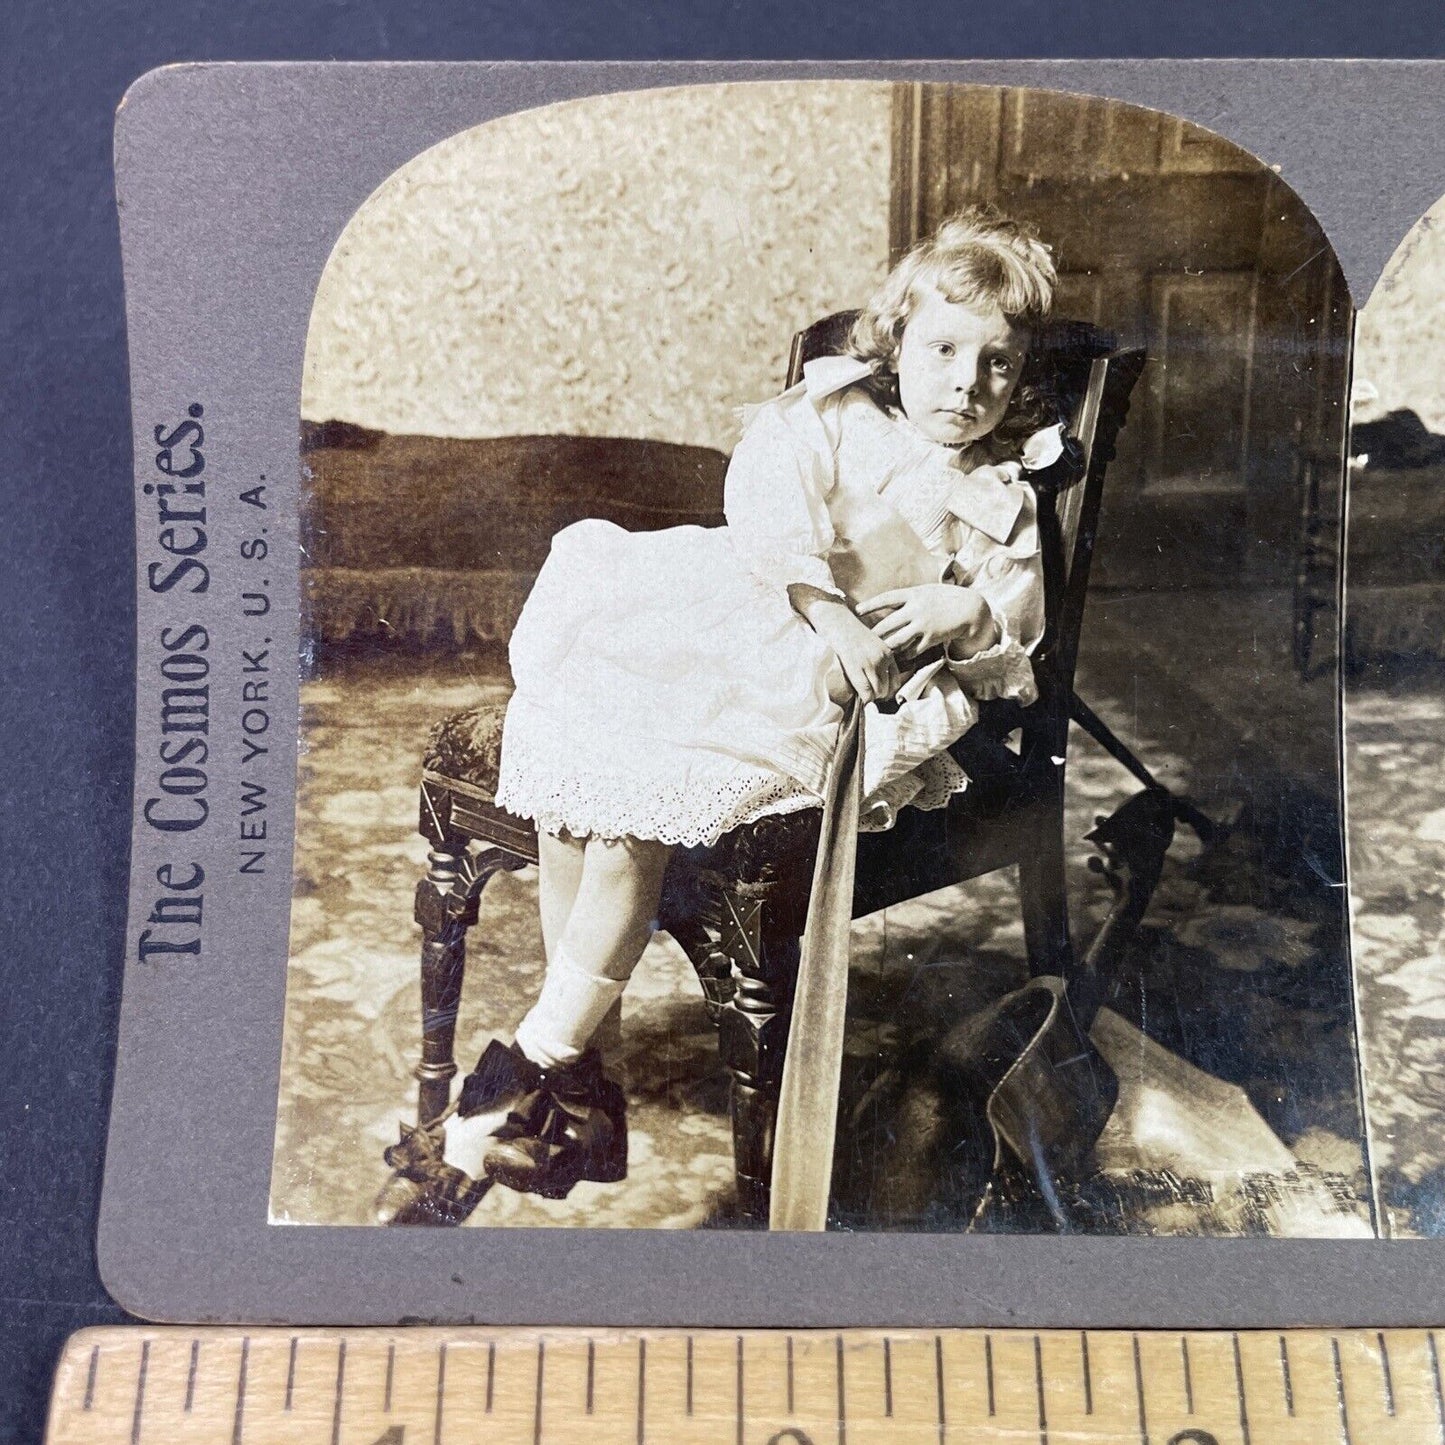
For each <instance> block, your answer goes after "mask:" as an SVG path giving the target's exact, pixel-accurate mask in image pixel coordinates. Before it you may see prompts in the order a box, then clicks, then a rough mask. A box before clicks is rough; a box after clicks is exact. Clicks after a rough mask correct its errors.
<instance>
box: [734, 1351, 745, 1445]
mask: <svg viewBox="0 0 1445 1445" xmlns="http://www.w3.org/2000/svg"><path fill="white" fill-rule="evenodd" d="M734 1397H735V1405H736V1409H737V1441H738V1445H743V1337H742V1336H741V1335H739V1336H738V1355H737V1367H736V1382H735V1384H734Z"/></svg>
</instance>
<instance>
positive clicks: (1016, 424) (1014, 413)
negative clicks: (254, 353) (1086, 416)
mask: <svg viewBox="0 0 1445 1445" xmlns="http://www.w3.org/2000/svg"><path fill="white" fill-rule="evenodd" d="M1057 285H1058V272H1057V271H1056V270H1055V269H1054V261H1053V256H1052V255H1051V254H1050V252H1049V248H1048V247H1047V246H1046V245H1044V243H1043V242H1042V241H1040V240H1039V238H1038V235H1037V234H1036V232H1035V231H1034V229H1033V228H1032V227H1031V226H1028V225H1025V224H1024V223H1022V222H1019V221H1015V220H1012V219H1011V218H1010V217H1008V216H1005V215H1004V214H1003V213H1002V212H1001V211H999V210H997V209H996V208H995V207H993V206H987V205H980V206H970V207H968V208H967V209H966V210H962V211H958V212H956V213H955V214H954V215H952V216H950V217H949V218H948V219H947V220H946V221H944V222H943V223H942V225H940V226H939V227H938V229H937V230H936V231H935V232H934V233H933V234H932V235H931V236H929V237H928V238H927V239H926V240H923V241H919V242H918V243H917V244H916V245H914V246H912V247H911V248H910V249H909V250H908V251H907V252H906V253H905V254H904V256H903V257H902V259H901V260H900V261H899V262H898V264H897V265H896V266H894V268H893V269H892V270H891V271H890V272H889V273H888V277H887V279H886V280H885V281H884V282H883V284H882V285H881V286H880V287H879V288H878V290H877V291H876V292H875V293H874V295H873V298H872V300H870V301H869V302H868V304H867V305H866V306H865V307H864V308H863V309H862V310H861V311H860V312H859V313H858V316H857V319H856V320H855V321H854V322H853V327H852V329H851V331H850V332H849V333H848V340H847V343H846V346H845V350H846V351H847V353H848V354H849V355H850V356H856V357H857V358H858V359H859V360H860V361H866V362H868V364H869V365H870V366H871V367H872V370H873V376H872V379H871V383H870V388H869V389H870V390H871V391H872V392H873V395H874V397H875V399H876V400H878V401H879V402H880V403H882V404H883V405H885V406H897V405H898V373H897V369H896V361H897V357H898V348H899V345H900V344H901V342H902V340H903V331H904V328H905V327H906V326H907V325H908V322H909V320H910V318H911V317H912V316H913V313H914V312H915V311H916V310H917V309H918V305H919V303H920V301H921V300H922V299H923V294H924V292H925V291H927V290H929V289H932V290H935V291H937V292H938V293H939V294H940V295H941V296H942V297H943V298H944V300H946V301H951V302H953V303H955V304H957V305H964V306H971V307H976V308H979V309H985V308H996V309H997V310H998V311H1000V312H1001V313H1002V314H1003V315H1004V316H1005V317H1006V318H1007V319H1008V320H1009V321H1010V322H1011V323H1012V324H1013V325H1015V326H1019V327H1021V328H1023V329H1024V330H1026V331H1028V332H1030V333H1034V332H1036V331H1037V330H1038V329H1039V328H1040V327H1041V326H1043V325H1044V324H1045V323H1046V322H1047V321H1048V319H1049V317H1050V315H1051V313H1052V311H1053V306H1054V291H1055V289H1056V287H1057ZM1049 413H1050V406H1049V402H1048V399H1047V398H1045V397H1044V396H1043V395H1042V393H1041V391H1040V389H1039V387H1038V386H1036V385H1034V384H1033V383H1032V382H1031V381H1030V379H1029V378H1028V376H1027V375H1026V376H1025V377H1024V378H1023V379H1022V380H1021V381H1020V382H1019V385H1018V387H1017V388H1016V389H1015V391H1014V396H1013V400H1012V401H1011V402H1010V405H1009V413H1008V416H1007V417H1006V418H1005V420H1004V422H1002V423H1000V425H999V427H998V429H997V431H998V433H1005V431H1006V432H1007V436H1008V437H1009V438H1010V439H1012V438H1014V437H1015V435H1016V434H1018V433H1020V432H1027V431H1032V430H1033V429H1034V428H1035V427H1036V426H1042V425H1046V424H1047V423H1048V422H1049V421H1052V420H1055V419H1056V417H1054V416H1052V415H1050V414H1049Z"/></svg>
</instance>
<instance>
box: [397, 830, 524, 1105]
mask: <svg viewBox="0 0 1445 1445" xmlns="http://www.w3.org/2000/svg"><path fill="white" fill-rule="evenodd" d="M427 863H428V867H427V875H426V877H425V878H423V879H422V880H421V882H419V883H418V884H417V886H416V908H415V916H416V921H417V922H418V923H419V924H420V925H421V931H422V944H421V1062H420V1063H418V1064H417V1066H416V1070H415V1073H416V1079H417V1084H418V1089H417V1123H418V1124H422V1125H425V1124H430V1123H431V1122H432V1121H433V1120H434V1119H437V1118H439V1117H440V1116H441V1115H442V1114H444V1113H446V1110H447V1106H448V1105H449V1104H450V1102H451V1092H452V1079H453V1078H455V1077H456V1073H457V1065H456V1056H455V1049H456V1031H457V1008H458V1006H459V1005H460V1003H461V997H462V978H463V975H464V974H465V973H466V965H467V930H468V929H469V928H470V927H471V926H472V925H473V924H474V923H475V922H476V921H477V907H478V903H479V901H480V899H481V894H482V889H484V888H485V887H486V886H487V882H488V880H489V879H490V878H491V876H492V875H493V874H494V873H497V872H500V871H501V870H503V869H515V868H520V867H522V866H523V865H524V863H525V860H524V859H521V858H515V857H513V856H512V855H511V854H509V853H506V852H504V851H502V850H501V849H499V848H488V849H484V850H483V851H482V852H480V853H478V854H476V855H475V856H474V855H472V854H471V853H469V852H468V851H467V845H466V842H465V840H464V839H447V840H446V841H445V842H444V843H443V844H442V845H440V846H439V847H435V848H433V849H432V850H431V851H430V852H429V853H428V854H427Z"/></svg>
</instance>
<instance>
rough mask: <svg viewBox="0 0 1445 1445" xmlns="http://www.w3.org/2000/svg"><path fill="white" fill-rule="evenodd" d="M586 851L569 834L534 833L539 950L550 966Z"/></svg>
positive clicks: (580, 874)
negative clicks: (536, 856) (545, 956)
mask: <svg viewBox="0 0 1445 1445" xmlns="http://www.w3.org/2000/svg"><path fill="white" fill-rule="evenodd" d="M585 850H586V842H585V840H584V839H581V838H574V837H572V835H571V834H570V833H566V834H563V835H562V836H561V837H560V838H559V837H554V836H553V835H552V834H551V833H546V832H541V831H539V832H538V834H537V854H538V867H537V902H538V905H539V907H540V910H541V914H542V947H543V948H544V949H545V950H546V954H547V961H548V962H549V963H550V962H551V961H552V955H553V954H554V953H555V952H556V951H557V943H558V941H559V940H560V939H561V937H562V930H563V929H564V928H566V926H567V919H568V918H569V917H570V916H571V913H572V903H573V900H574V899H575V898H576V897H577V889H578V887H579V885H580V884H581V882H582V860H583V856H584V854H585Z"/></svg>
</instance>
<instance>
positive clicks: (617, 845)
mask: <svg viewBox="0 0 1445 1445" xmlns="http://www.w3.org/2000/svg"><path fill="white" fill-rule="evenodd" d="M671 856H672V848H671V846H670V845H669V844H667V843H658V842H655V841H654V840H652V839H645V838H589V839H588V840H587V851H586V859H585V861H584V863H583V865H582V882H581V886H580V887H579V888H578V890H577V894H576V897H575V899H574V901H573V904H572V913H571V916H570V917H569V918H568V920H567V927H566V929H565V930H564V932H563V934H562V938H561V947H562V950H563V951H564V952H565V953H566V954H567V955H568V956H569V957H570V958H571V959H573V960H574V961H575V962H576V963H578V964H580V965H581V966H582V967H584V968H585V969H586V970H587V971H588V972H589V973H594V974H600V975H602V976H604V977H606V978H610V979H615V980H617V981H618V982H621V983H626V982H627V980H628V979H629V978H631V977H632V970H633V969H634V968H636V967H637V960H638V959H639V958H641V957H642V950H643V949H644V948H646V947H647V945H648V942H649V940H650V939H651V938H652V934H653V930H654V929H655V928H656V927H657V905H658V902H659V900H660V899H661V897H662V877H663V874H664V873H666V872H667V861H668V859H669V858H670V857H671Z"/></svg>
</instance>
